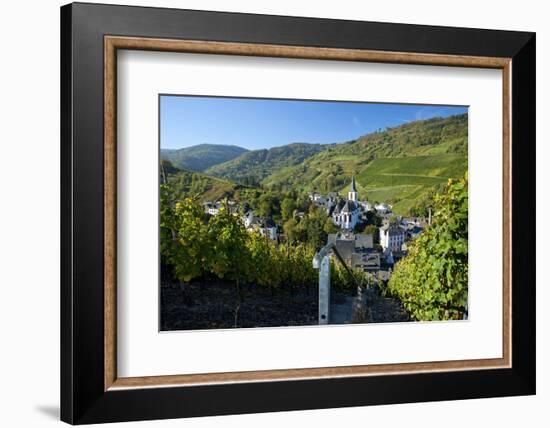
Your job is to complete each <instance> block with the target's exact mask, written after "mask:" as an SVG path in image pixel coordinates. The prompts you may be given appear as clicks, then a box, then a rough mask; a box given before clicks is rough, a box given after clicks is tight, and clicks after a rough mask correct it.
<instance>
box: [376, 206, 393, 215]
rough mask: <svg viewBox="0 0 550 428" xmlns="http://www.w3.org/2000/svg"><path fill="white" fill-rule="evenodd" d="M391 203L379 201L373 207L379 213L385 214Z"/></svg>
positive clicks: (389, 210) (389, 209) (388, 210)
mask: <svg viewBox="0 0 550 428" xmlns="http://www.w3.org/2000/svg"><path fill="white" fill-rule="evenodd" d="M391 208H392V207H391V205H388V204H385V203H381V204H377V205H375V206H374V209H375V210H376V211H378V213H379V214H387V213H389V212H391Z"/></svg>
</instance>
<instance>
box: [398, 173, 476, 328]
mask: <svg viewBox="0 0 550 428" xmlns="http://www.w3.org/2000/svg"><path fill="white" fill-rule="evenodd" d="M434 208H435V211H434V216H433V222H432V225H431V226H430V227H427V228H426V230H425V231H424V232H423V233H422V234H421V235H420V236H419V237H418V238H417V239H415V240H414V241H412V243H411V245H410V249H409V254H408V255H407V256H406V257H405V258H403V259H402V260H400V261H399V262H398V263H397V265H396V267H395V271H394V272H393V274H392V276H391V278H390V281H389V283H388V290H389V291H390V293H392V294H394V295H395V296H397V297H398V298H399V299H400V300H401V302H402V303H403V305H404V306H405V308H406V309H407V310H408V311H409V312H410V314H411V316H412V317H413V318H415V319H417V320H448V319H461V318H462V317H463V315H464V314H465V313H466V310H467V307H466V305H467V301H468V178H467V173H466V175H465V177H464V179H462V180H449V182H448V184H447V186H446V188H445V190H444V192H443V193H442V194H441V195H437V196H436V197H435V201H434Z"/></svg>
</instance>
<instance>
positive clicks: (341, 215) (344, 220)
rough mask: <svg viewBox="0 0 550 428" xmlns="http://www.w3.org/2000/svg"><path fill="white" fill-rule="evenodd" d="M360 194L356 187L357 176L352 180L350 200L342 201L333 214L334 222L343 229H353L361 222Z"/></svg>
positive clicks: (349, 193)
mask: <svg viewBox="0 0 550 428" xmlns="http://www.w3.org/2000/svg"><path fill="white" fill-rule="evenodd" d="M358 197H359V194H358V193H357V189H356V187H355V176H352V178H351V186H350V189H349V192H348V199H341V200H340V201H338V203H337V204H336V207H335V208H334V211H333V212H332V222H333V223H334V224H335V225H336V226H339V227H340V228H341V229H353V228H354V227H355V225H356V224H357V223H358V222H359V218H360V215H361V213H360V211H359V199H358Z"/></svg>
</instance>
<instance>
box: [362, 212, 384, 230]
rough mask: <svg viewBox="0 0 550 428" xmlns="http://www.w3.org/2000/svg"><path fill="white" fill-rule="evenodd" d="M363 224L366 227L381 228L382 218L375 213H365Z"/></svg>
mask: <svg viewBox="0 0 550 428" xmlns="http://www.w3.org/2000/svg"><path fill="white" fill-rule="evenodd" d="M365 217H366V219H365V222H366V223H367V225H374V226H378V227H379V226H381V225H382V218H381V217H380V216H379V215H378V214H377V213H376V212H375V211H367V212H366V213H365Z"/></svg>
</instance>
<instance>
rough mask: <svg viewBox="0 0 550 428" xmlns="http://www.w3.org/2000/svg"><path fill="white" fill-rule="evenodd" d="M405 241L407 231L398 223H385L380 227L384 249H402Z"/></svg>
mask: <svg viewBox="0 0 550 428" xmlns="http://www.w3.org/2000/svg"><path fill="white" fill-rule="evenodd" d="M404 242H405V231H404V230H403V229H402V228H401V227H400V226H398V225H396V224H385V225H384V226H382V227H381V228H380V245H381V246H382V248H383V249H384V250H386V249H388V248H389V249H390V250H391V251H401V246H402V245H403V243H404Z"/></svg>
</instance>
